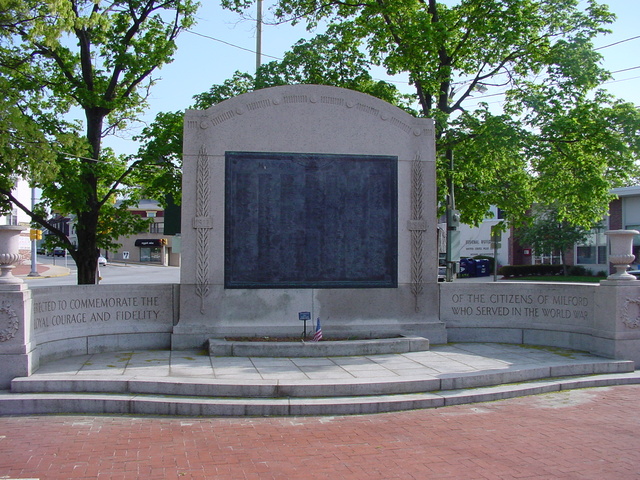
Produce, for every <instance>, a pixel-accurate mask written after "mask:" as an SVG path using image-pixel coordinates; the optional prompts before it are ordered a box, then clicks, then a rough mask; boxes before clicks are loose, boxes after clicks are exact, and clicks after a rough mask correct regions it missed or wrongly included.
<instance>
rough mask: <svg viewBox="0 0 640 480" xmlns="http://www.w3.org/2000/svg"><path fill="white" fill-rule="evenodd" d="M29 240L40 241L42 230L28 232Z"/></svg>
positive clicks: (34, 229) (35, 229) (33, 229)
mask: <svg viewBox="0 0 640 480" xmlns="http://www.w3.org/2000/svg"><path fill="white" fill-rule="evenodd" d="M29 240H42V230H38V229H37V228H32V229H31V230H29Z"/></svg>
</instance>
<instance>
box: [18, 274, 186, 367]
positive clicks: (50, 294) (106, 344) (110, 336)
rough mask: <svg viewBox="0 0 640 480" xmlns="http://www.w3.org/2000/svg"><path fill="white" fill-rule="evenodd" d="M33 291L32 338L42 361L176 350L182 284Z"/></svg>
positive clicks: (61, 288)
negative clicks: (175, 330) (173, 339)
mask: <svg viewBox="0 0 640 480" xmlns="http://www.w3.org/2000/svg"><path fill="white" fill-rule="evenodd" d="M31 292H32V304H31V305H32V311H31V329H32V333H31V340H32V342H33V343H34V347H35V348H34V350H35V351H36V353H37V358H39V362H46V361H47V360H52V359H56V358H64V357H67V356H70V355H85V354H91V353H99V352H106V351H117V350H134V349H154V348H170V347H171V333H172V331H173V326H174V319H176V318H177V317H178V312H177V305H178V292H179V286H178V285H79V286H78V285H76V286H61V287H47V288H37V289H33V290H32V291H31Z"/></svg>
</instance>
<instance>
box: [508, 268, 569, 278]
mask: <svg viewBox="0 0 640 480" xmlns="http://www.w3.org/2000/svg"><path fill="white" fill-rule="evenodd" d="M563 271H564V266H563V265H504V266H503V267H501V268H500V270H499V271H498V273H499V274H500V275H502V276H504V277H530V276H543V275H561V274H562V273H563Z"/></svg>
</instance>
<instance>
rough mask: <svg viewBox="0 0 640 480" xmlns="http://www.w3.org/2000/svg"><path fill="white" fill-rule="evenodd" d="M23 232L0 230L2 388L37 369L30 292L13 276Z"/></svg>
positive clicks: (10, 228)
mask: <svg viewBox="0 0 640 480" xmlns="http://www.w3.org/2000/svg"><path fill="white" fill-rule="evenodd" d="M22 230H24V227H21V226H16V225H2V226H0V270H1V272H0V388H6V387H7V386H8V384H9V382H10V381H11V379H12V378H15V377H18V376H28V375H31V373H32V372H33V371H34V370H35V369H37V368H38V362H37V358H36V357H34V352H33V351H34V347H35V345H34V343H33V342H32V340H31V336H32V325H31V291H30V290H29V289H28V288H27V286H26V285H25V283H24V282H23V280H22V279H20V278H18V277H15V276H13V274H12V272H11V271H12V270H13V268H14V267H15V265H16V264H17V263H18V262H19V261H20V259H21V255H20V253H19V252H18V244H19V240H18V239H19V236H20V233H21V232H22Z"/></svg>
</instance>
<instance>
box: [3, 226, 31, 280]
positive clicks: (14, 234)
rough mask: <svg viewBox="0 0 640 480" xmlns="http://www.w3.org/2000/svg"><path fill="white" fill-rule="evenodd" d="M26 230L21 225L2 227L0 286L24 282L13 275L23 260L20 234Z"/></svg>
mask: <svg viewBox="0 0 640 480" xmlns="http://www.w3.org/2000/svg"><path fill="white" fill-rule="evenodd" d="M24 230H25V228H24V227H21V226H20V225H0V285H4V284H15V283H23V282H24V281H23V280H22V279H21V278H17V277H14V276H13V274H12V273H11V270H13V269H14V268H15V266H16V264H17V263H18V262H19V261H20V260H21V259H22V255H20V252H19V246H20V233H21V232H22V231H24Z"/></svg>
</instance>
